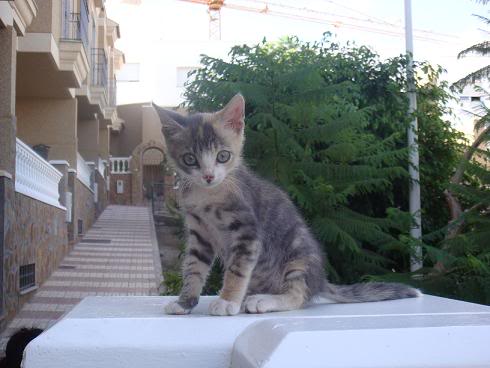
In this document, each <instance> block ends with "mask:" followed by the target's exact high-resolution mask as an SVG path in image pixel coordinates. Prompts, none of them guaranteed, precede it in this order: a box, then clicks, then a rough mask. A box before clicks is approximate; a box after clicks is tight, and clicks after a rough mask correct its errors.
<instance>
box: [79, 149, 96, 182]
mask: <svg viewBox="0 0 490 368" xmlns="http://www.w3.org/2000/svg"><path fill="white" fill-rule="evenodd" d="M77 178H78V180H80V182H81V183H82V184H83V185H85V186H86V187H87V188H88V189H90V190H92V191H93V189H94V188H93V184H92V183H93V181H92V169H91V168H90V166H89V165H88V164H87V163H86V162H85V160H84V159H83V157H82V155H80V153H78V152H77Z"/></svg>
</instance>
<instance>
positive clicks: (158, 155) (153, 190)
mask: <svg viewBox="0 0 490 368" xmlns="http://www.w3.org/2000/svg"><path fill="white" fill-rule="evenodd" d="M142 160H143V188H142V189H143V199H146V200H151V199H152V198H154V197H155V196H157V197H163V194H164V184H165V163H166V162H165V155H164V153H163V152H162V151H160V150H159V149H158V148H153V147H152V148H148V149H147V150H146V151H145V152H143V156H142Z"/></svg>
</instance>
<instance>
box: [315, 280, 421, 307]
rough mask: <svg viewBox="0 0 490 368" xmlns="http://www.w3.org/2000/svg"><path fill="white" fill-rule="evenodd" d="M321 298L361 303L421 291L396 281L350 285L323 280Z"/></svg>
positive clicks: (412, 294) (400, 297) (419, 293)
mask: <svg viewBox="0 0 490 368" xmlns="http://www.w3.org/2000/svg"><path fill="white" fill-rule="evenodd" d="M319 295H320V296H321V297H323V298H327V299H330V300H333V301H335V302H337V303H363V302H377V301H381V300H392V299H404V298H416V297H419V296H422V293H421V292H420V291H419V290H418V289H415V288H412V287H410V286H407V285H403V284H398V283H388V282H366V283H359V284H352V285H334V284H330V283H329V282H325V286H324V288H323V291H322V292H321V293H319Z"/></svg>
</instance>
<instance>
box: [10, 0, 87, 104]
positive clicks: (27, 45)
mask: <svg viewBox="0 0 490 368" xmlns="http://www.w3.org/2000/svg"><path fill="white" fill-rule="evenodd" d="M59 1H60V3H61V11H53V8H52V6H51V5H52V2H51V1H38V2H37V4H38V7H39V10H38V16H37V17H36V18H34V20H33V21H32V24H31V26H30V27H29V28H28V32H26V34H25V36H24V37H21V38H19V40H18V55H17V95H18V96H29V97H54V98H65V97H73V89H74V88H79V87H81V86H82V83H83V81H84V80H85V78H86V77H87V74H88V72H89V59H88V53H87V51H88V33H87V30H88V22H89V16H88V7H87V0H80V4H81V10H80V13H77V12H74V10H73V9H75V7H74V3H73V0H59ZM16 3H17V2H16ZM41 70H42V72H40V71H41Z"/></svg>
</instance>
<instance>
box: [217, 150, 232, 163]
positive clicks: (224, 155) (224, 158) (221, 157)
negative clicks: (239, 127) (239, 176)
mask: <svg viewBox="0 0 490 368" xmlns="http://www.w3.org/2000/svg"><path fill="white" fill-rule="evenodd" d="M230 158H231V153H230V151H224V150H223V151H219V152H218V155H217V156H216V161H218V162H219V163H220V164H224V163H225V162H228V161H229V160H230Z"/></svg>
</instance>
